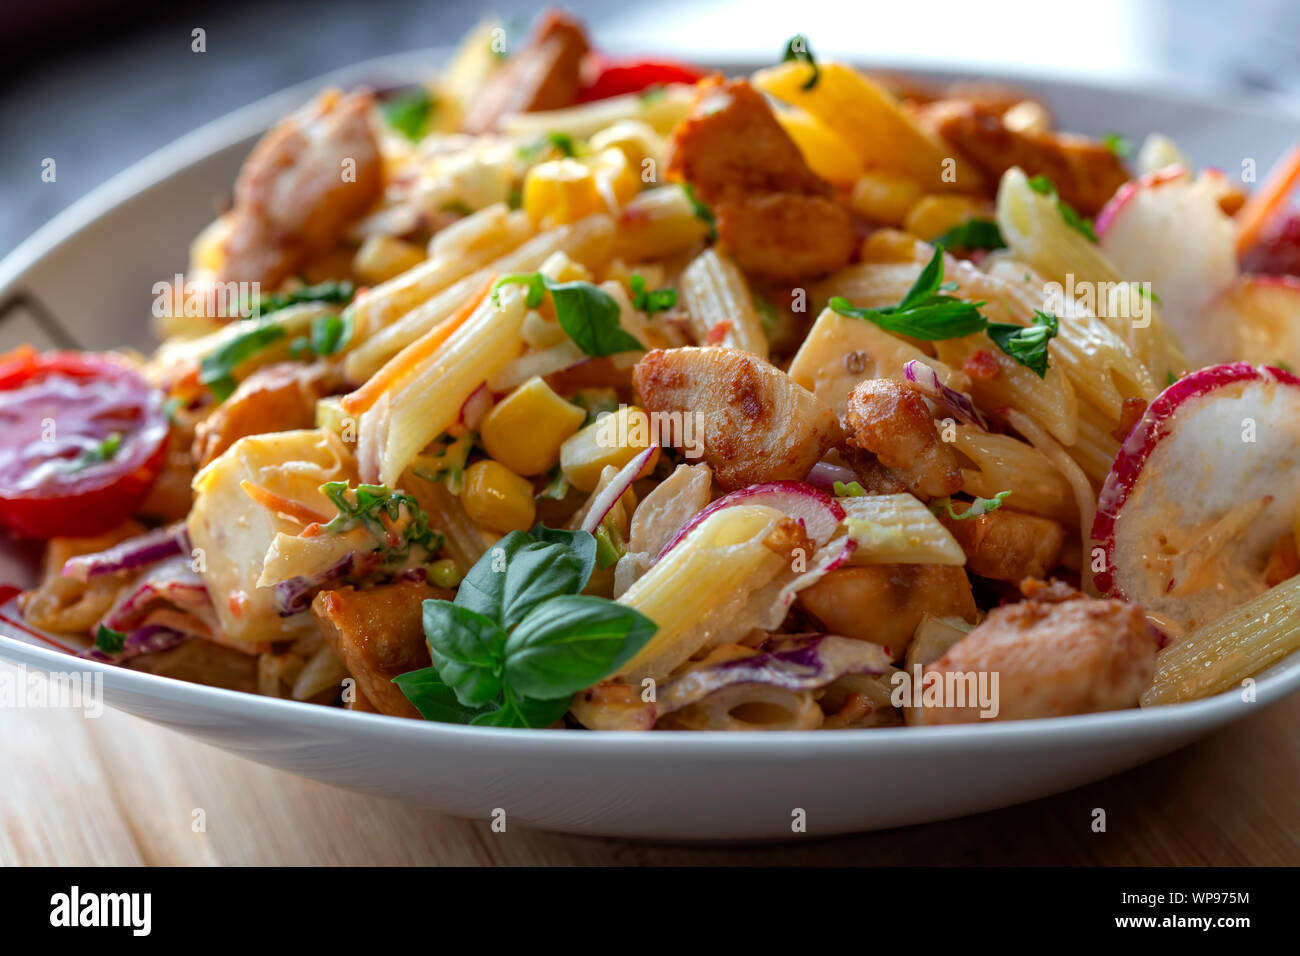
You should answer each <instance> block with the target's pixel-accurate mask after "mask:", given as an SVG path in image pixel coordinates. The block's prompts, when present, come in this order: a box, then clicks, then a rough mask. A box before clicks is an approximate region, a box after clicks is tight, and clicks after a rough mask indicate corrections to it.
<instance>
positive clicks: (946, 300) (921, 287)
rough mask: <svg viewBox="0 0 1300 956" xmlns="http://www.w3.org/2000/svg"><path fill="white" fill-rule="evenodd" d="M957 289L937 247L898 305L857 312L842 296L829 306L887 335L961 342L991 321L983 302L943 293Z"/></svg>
mask: <svg viewBox="0 0 1300 956" xmlns="http://www.w3.org/2000/svg"><path fill="white" fill-rule="evenodd" d="M955 288H956V285H955V284H953V283H951V282H944V281H943V247H942V246H937V247H935V250H934V255H932V256H931V257H930V261H929V262H928V263H926V265H925V268H924V269H922V270H921V273H920V275H918V276H917V277H916V281H915V282H914V283H912V287H911V288H910V289H908V290H907V294H906V295H904V296H903V299H902V301H901V302H899V303H898V305H894V306H886V307H884V308H880V309H858V308H854V307H853V305H852V303H850V302H849V300H848V299H845V298H842V297H840V296H834V297H832V298H831V300H830V302H828V303H827V305H829V306H830V308H831V310H832V311H834V312H838V313H839V314H840V315H844V316H848V317H849V318H854V319H865V320H867V321H868V322H871V323H874V324H875V325H878V326H880V327H881V328H882V329H884V330H885V331H887V332H897V333H899V334H900V335H907V336H910V337H912V338H914V339H923V340H925V341H927V342H937V341H941V340H943V339H959V338H961V337H962V336H966V335H973V334H974V333H976V332H983V331H984V329H985V328H986V327H987V326H988V321H987V320H986V319H985V318H984V316H983V315H981V314H980V306H982V305H983V304H984V303H983V302H966V301H965V300H963V299H954V298H953V297H952V296H949V295H942V294H941V293H943V292H945V291H952V290H953V289H955Z"/></svg>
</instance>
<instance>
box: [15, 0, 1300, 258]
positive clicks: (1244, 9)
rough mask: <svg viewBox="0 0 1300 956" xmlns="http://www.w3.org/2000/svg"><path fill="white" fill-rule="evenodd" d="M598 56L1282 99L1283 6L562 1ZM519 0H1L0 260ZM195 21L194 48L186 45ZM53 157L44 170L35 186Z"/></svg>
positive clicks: (517, 18) (1189, 0) (1289, 21)
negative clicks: (98, 194) (34, 235)
mask: <svg viewBox="0 0 1300 956" xmlns="http://www.w3.org/2000/svg"><path fill="white" fill-rule="evenodd" d="M563 5H564V6H566V7H568V8H569V9H570V10H572V11H574V12H575V13H577V14H578V15H579V16H581V17H583V18H584V19H585V20H586V21H587V23H588V25H589V26H590V27H591V29H592V32H593V33H594V35H595V37H596V41H597V42H598V43H599V44H600V45H601V47H603V48H605V49H607V50H613V51H617V50H624V51H629V50H638V49H640V50H646V51H658V52H671V53H674V54H676V55H677V56H679V57H680V58H683V59H696V60H703V59H706V58H707V55H708V54H709V53H710V52H714V51H719V50H722V51H727V52H729V53H732V54H735V55H745V54H749V55H753V56H755V57H757V58H761V59H767V58H775V57H776V56H777V55H778V54H779V52H780V50H781V48H782V45H783V43H784V41H785V39H786V38H787V37H788V36H789V35H791V34H793V33H796V32H804V33H807V34H808V35H809V36H810V37H811V39H812V43H813V46H814V49H815V50H817V51H818V52H819V53H823V54H825V53H838V54H841V55H852V56H854V58H856V59H858V60H860V61H862V62H864V63H873V64H880V65H886V66H888V65H899V64H907V63H912V64H917V65H922V66H924V65H939V66H948V67H959V68H962V69H967V68H968V69H969V70H970V71H971V72H981V71H985V70H994V71H1000V72H1009V73H1012V74H1015V73H1029V74H1041V75H1050V76H1053V77H1076V78H1080V79H1084V80H1092V81H1099V82H1106V83H1109V84H1115V83H1133V84H1136V85H1141V86H1156V87H1165V88H1174V89H1182V90H1187V91H1192V92H1205V91H1213V92H1217V93H1222V94H1228V95H1249V96H1252V97H1254V98H1257V99H1258V98H1265V97H1271V98H1275V99H1278V100H1281V101H1286V103H1287V104H1288V105H1289V106H1291V107H1293V108H1294V107H1296V104H1297V103H1300V3H1296V2H1295V0H1092V2H1087V3H1042V2H1038V0H1034V2H1031V0H996V2H986V3H971V2H969V0H928V2H927V3H925V4H924V5H923V9H922V8H921V7H918V6H917V5H915V4H907V3H901V4H900V3H893V2H886V0H854V2H853V3H851V4H850V3H846V2H831V3H821V2H817V0H800V2H799V3H791V2H789V0H748V2H725V0H565V2H564V3H563ZM542 6H543V4H542V3H539V2H537V0H532V2H520V0H496V2H492V3H483V2H479V0H464V2H445V0H368V2H355V0H354V2H338V0H315V2H312V3H302V2H287V0H263V2H239V0H226V2H222V3H207V2H195V3H188V4H186V3H175V2H171V3H164V2H159V0H134V2H132V0H0V130H3V136H0V170H3V174H4V187H5V188H4V194H3V195H4V201H3V202H0V256H2V255H4V254H5V253H7V252H9V250H11V249H12V248H13V247H14V246H15V245H17V244H18V243H19V242H20V241H21V240H22V239H23V238H25V237H26V236H27V235H29V234H30V233H31V232H32V231H34V230H35V229H36V228H38V227H39V226H40V225H42V224H43V223H44V222H46V221H47V220H48V219H49V218H50V217H51V216H53V215H54V214H55V213H57V212H58V211H59V210H60V209H62V208H64V207H65V206H67V205H68V204H69V203H71V202H72V201H74V200H75V199H77V198H78V197H79V196H81V195H83V194H84V193H86V192H87V191H89V190H90V189H92V188H93V187H95V186H96V185H98V184H99V183H102V182H103V181H104V180H106V179H108V178H109V177H110V176H112V175H113V174H115V173H117V172H119V171H121V170H122V169H124V168H125V167H127V166H129V165H130V164H131V163H133V162H134V161H136V160H138V159H140V158H141V157H143V156H146V155H147V154H149V153H150V152H152V151H153V150H155V149H157V148H158V147H160V146H162V145H164V144H166V143H168V142H170V141H171V140H173V139H175V138H177V137H178V136H180V135H182V134H183V133H186V132H188V131H190V130H192V129H194V128H196V127H198V126H200V125H202V124H203V123H205V122H208V121H209V120H212V119H215V118H217V117H219V116H221V115H223V114H225V113H228V112H229V111H231V110H233V109H235V108H237V107H240V106H243V105H245V104H248V103H250V102H253V101H254V100H257V99H259V98H260V97H263V96H265V95H267V94H269V93H272V92H274V91H276V90H279V89H282V88H283V87H286V86H289V85H292V84H294V83H296V82H299V81H302V80H305V79H309V78H311V77H314V76H317V75H319V74H322V73H325V72H327V71H329V70H332V69H335V68H337V67H340V66H344V65H347V64H349V63H354V62H356V61H359V60H363V59H367V58H369V57H374V56H378V55H382V54H385V53H393V52H400V51H406V50H415V49H421V48H428V47H438V46H446V45H450V44H453V43H455V42H456V40H457V39H458V38H459V37H460V35H461V34H462V33H463V32H464V31H466V30H467V29H469V27H471V26H472V25H473V24H474V23H475V22H477V21H478V20H479V19H481V18H482V17H483V16H485V15H486V14H488V13H490V12H495V13H497V14H498V15H499V16H500V18H501V19H502V21H503V22H504V23H505V25H506V27H507V30H508V32H510V33H511V34H512V35H513V34H514V33H515V32H516V31H517V32H519V33H520V34H522V32H523V31H525V30H526V29H527V24H528V23H529V22H530V21H531V20H532V18H533V17H534V16H535V15H536V13H537V12H538V11H539V10H540V9H541V8H542ZM196 28H201V29H203V30H204V31H205V40H206V52H204V53H195V52H193V51H192V50H191V44H192V31H193V30H195V29H196ZM45 157H54V158H55V159H56V160H57V163H58V178H57V181H56V182H54V183H45V182H42V181H41V176H40V171H41V160H42V159H43V158H45Z"/></svg>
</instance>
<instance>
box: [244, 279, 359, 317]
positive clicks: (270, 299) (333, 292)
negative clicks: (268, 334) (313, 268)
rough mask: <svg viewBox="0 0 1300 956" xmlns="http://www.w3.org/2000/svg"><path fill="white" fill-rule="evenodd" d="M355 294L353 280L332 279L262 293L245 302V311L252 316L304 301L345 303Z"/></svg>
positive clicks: (329, 303) (323, 303) (333, 303)
mask: <svg viewBox="0 0 1300 956" xmlns="http://www.w3.org/2000/svg"><path fill="white" fill-rule="evenodd" d="M355 294H356V289H355V288H353V286H352V283H351V282H348V281H347V280H346V279H345V280H343V281H341V282H337V281H335V280H333V279H331V280H329V281H326V282H320V283H317V284H316V285H305V286H301V287H300V288H297V289H292V290H290V291H289V292H271V293H269V294H267V295H260V296H258V297H257V298H255V299H250V300H249V301H248V302H245V303H244V311H245V313H246V314H247V315H250V316H258V315H262V316H266V315H270V314H271V313H272V312H279V311H280V310H281V309H287V308H288V307H289V306H291V305H301V304H302V303H304V302H319V303H321V304H322V305H345V304H346V303H348V302H351V301H352V296H353V295H355Z"/></svg>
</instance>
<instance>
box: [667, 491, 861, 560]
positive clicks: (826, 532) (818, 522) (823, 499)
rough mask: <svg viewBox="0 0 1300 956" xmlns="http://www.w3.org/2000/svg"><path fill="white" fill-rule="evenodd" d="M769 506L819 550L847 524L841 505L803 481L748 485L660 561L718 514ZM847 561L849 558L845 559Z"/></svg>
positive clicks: (693, 523)
mask: <svg viewBox="0 0 1300 956" xmlns="http://www.w3.org/2000/svg"><path fill="white" fill-rule="evenodd" d="M741 504H744V505H766V506H767V507H769V508H775V509H776V510H777V511H779V512H781V513H782V514H783V515H786V516H787V517H790V518H794V519H795V520H796V521H798V522H799V523H800V524H801V525H803V529H804V532H805V533H806V534H807V535H808V537H810V538H812V539H813V541H814V542H815V543H816V544H817V546H818V547H820V546H821V545H823V544H825V543H826V542H827V541H829V540H830V539H831V536H832V535H834V534H835V532H836V530H837V529H838V528H839V527H840V522H841V521H843V520H844V509H843V508H842V507H840V504H839V502H838V501H836V500H835V499H834V498H832V497H831V496H830V495H828V494H826V492H824V491H821V490H819V489H817V488H814V487H813V486H812V485H809V484H806V483H804V482H802V481H768V482H763V483H762V484H758V485H749V486H748V487H746V488H741V489H739V490H737V491H733V492H732V493H731V494H729V495H724V496H723V497H721V498H719V499H718V500H717V501H715V502H713V503H712V504H711V505H709V506H708V507H707V508H705V509H704V510H703V511H701V512H700V513H699V514H697V515H696V516H695V517H694V518H692V519H691V520H690V521H688V522H686V524H685V525H683V526H682V528H681V530H680V531H678V532H677V534H675V535H674V536H673V538H672V540H670V541H669V542H668V544H666V545H665V546H664V548H663V550H662V551H660V552H659V556H658V557H657V558H655V560H656V561H658V560H659V559H660V558H662V557H663V556H664V555H665V554H667V553H668V552H669V551H671V550H672V549H673V548H674V547H676V546H677V544H678V543H679V542H681V541H682V540H683V539H684V538H685V537H686V536H687V535H688V534H690V533H691V532H692V531H693V530H695V528H697V527H698V526H699V525H700V523H701V522H703V521H704V520H705V519H706V518H708V517H709V516H710V515H711V514H713V513H714V512H716V511H720V510H721V509H723V508H729V507H731V506H732V505H741ZM846 559H847V556H846Z"/></svg>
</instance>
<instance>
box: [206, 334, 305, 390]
mask: <svg viewBox="0 0 1300 956" xmlns="http://www.w3.org/2000/svg"><path fill="white" fill-rule="evenodd" d="M282 338H284V326H281V325H258V326H256V327H255V328H252V329H249V330H248V331H247V332H244V333H242V334H240V335H237V336H235V338H233V339H231V340H230V341H229V342H227V343H225V344H224V345H222V346H221V347H220V348H218V349H217V350H216V351H215V352H213V353H211V354H210V355H206V356H204V357H203V361H202V362H200V363H199V382H200V383H201V384H203V385H206V386H208V389H209V390H210V391H211V392H212V394H213V395H215V396H216V398H217V401H222V402H224V401H225V400H226V399H227V398H229V397H230V396H231V394H232V393H233V392H234V391H235V375H234V372H235V368H236V367H238V366H239V365H240V364H241V363H243V362H246V361H248V359H250V358H252V357H253V356H254V355H256V354H257V353H258V352H260V351H261V350H262V349H264V348H266V347H267V346H268V345H271V344H273V343H275V342H278V341H280V339H282Z"/></svg>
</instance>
